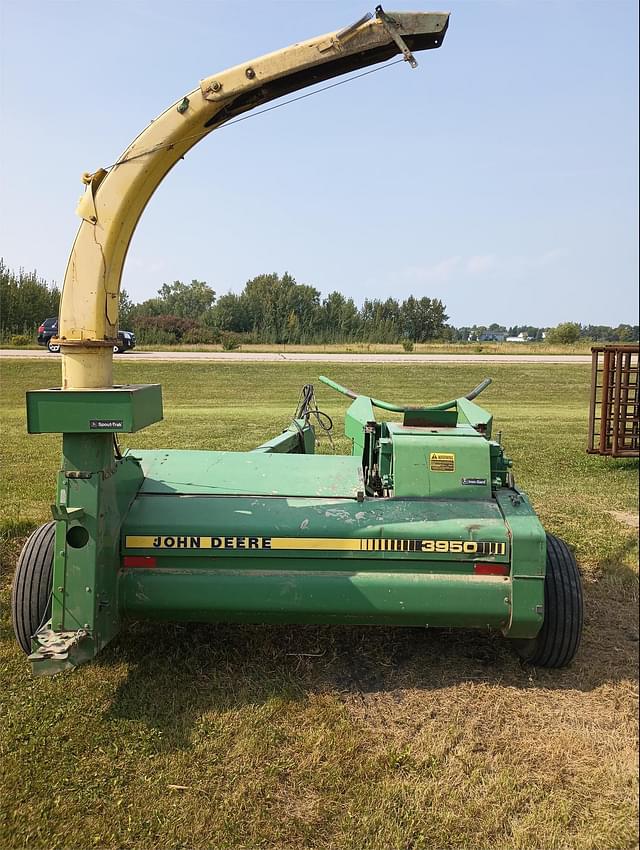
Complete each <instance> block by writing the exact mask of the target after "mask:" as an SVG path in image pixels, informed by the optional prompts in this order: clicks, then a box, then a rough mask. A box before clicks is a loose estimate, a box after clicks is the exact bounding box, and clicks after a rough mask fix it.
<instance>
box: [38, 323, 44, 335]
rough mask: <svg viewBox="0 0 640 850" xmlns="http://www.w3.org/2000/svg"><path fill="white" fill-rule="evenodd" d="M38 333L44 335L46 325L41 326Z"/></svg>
mask: <svg viewBox="0 0 640 850" xmlns="http://www.w3.org/2000/svg"><path fill="white" fill-rule="evenodd" d="M38 333H39V334H41V333H44V325H40V327H39V328H38Z"/></svg>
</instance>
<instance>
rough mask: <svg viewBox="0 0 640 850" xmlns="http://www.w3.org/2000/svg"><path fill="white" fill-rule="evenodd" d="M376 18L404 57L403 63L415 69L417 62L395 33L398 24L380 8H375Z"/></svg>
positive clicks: (398, 34) (402, 40) (397, 33)
mask: <svg viewBox="0 0 640 850" xmlns="http://www.w3.org/2000/svg"><path fill="white" fill-rule="evenodd" d="M376 18H377V19H378V20H379V21H380V23H381V24H382V26H383V27H384V28H385V30H386V31H387V32H388V33H389V35H390V36H391V38H392V39H393V40H394V41H395V43H396V44H397V45H398V47H399V48H400V50H401V52H402V55H403V56H404V61H405V62H408V63H409V65H411V67H412V68H417V67H418V62H417V60H416V58H415V56H414V55H413V53H412V52H411V51H410V50H409V48H408V47H407V44H406V42H405V40H404V39H403V38H402V36H401V35H400V33H399V32H397V29H398V26H399V24H398V22H397V21H396V20H395V19H394V18H392V17H391V15H387V13H386V12H385V10H384V9H383V8H382V6H376Z"/></svg>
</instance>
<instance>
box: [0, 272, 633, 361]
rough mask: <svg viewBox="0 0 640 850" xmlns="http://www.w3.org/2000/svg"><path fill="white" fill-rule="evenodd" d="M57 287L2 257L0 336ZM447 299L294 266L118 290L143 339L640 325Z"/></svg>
mask: <svg viewBox="0 0 640 850" xmlns="http://www.w3.org/2000/svg"><path fill="white" fill-rule="evenodd" d="M59 303H60V292H59V290H58V289H57V287H55V286H54V285H50V284H48V283H47V282H46V281H45V280H43V279H42V278H40V277H39V276H38V274H37V272H35V271H33V272H25V271H24V269H19V270H18V271H17V272H14V271H12V270H11V269H9V268H8V267H7V266H6V264H5V263H4V261H3V260H2V259H0V339H2V340H3V341H5V342H6V341H11V340H12V338H13V337H20V341H19V342H17V341H16V342H17V344H28V343H29V342H31V341H32V340H33V337H34V334H35V331H36V328H37V327H38V325H39V324H40V323H41V322H42V321H43V320H44V319H45V318H48V317H50V316H56V315H57V313H58V308H59ZM448 318H449V317H448V316H447V313H446V306H445V305H444V304H443V302H442V301H441V300H440V299H438V298H428V297H426V296H423V297H420V298H417V297H414V296H413V295H411V296H409V297H408V298H406V299H404V300H398V299H396V298H387V299H385V300H381V299H375V298H366V299H365V300H364V302H363V304H362V306H358V305H357V304H356V303H355V302H354V300H353V298H348V297H346V296H345V295H343V294H342V293H340V292H337V291H335V292H331V293H330V294H329V295H327V296H325V297H322V296H321V293H320V291H319V290H318V289H316V288H315V287H314V286H311V285H309V284H301V283H297V281H296V280H295V278H293V277H292V276H291V275H290V274H288V273H286V272H285V273H284V274H283V275H278V274H275V273H273V274H262V275H258V276H257V277H254V278H252V279H251V280H249V281H247V282H246V284H245V285H244V287H243V289H242V291H241V292H240V293H239V294H236V293H233V292H228V293H226V294H224V295H220V296H219V297H218V296H217V295H216V292H215V291H214V290H213V289H212V288H211V287H210V286H209V285H208V284H207V283H206V282H204V281H201V280H192V281H191V283H184V282H183V281H179V280H176V281H173V283H165V284H163V285H162V286H161V287H160V289H159V290H158V293H157V295H156V296H155V297H153V298H149V299H146V300H145V301H142V302H140V303H134V301H133V300H132V299H131V297H130V296H129V295H128V293H127V292H126V290H122V291H121V293H120V327H121V328H123V329H126V330H132V331H134V333H135V334H136V336H137V338H138V341H139V342H142V343H149V344H154V343H155V344H173V343H176V342H182V343H190V344H197V343H219V342H222V343H223V345H225V346H228V347H235V346H237V345H238V344H240V343H242V342H251V343H271V344H295V343H309V344H326V343H349V342H366V343H398V342H404V343H405V345H408V344H411V343H419V342H427V341H429V340H442V341H448V342H468V341H482V340H484V339H486V338H491V336H492V335H494V336H495V335H502V336H518V335H519V334H523V335H524V336H525V337H526V338H527V339H530V340H542V339H544V338H546V339H547V340H548V341H550V342H559V343H572V342H578V341H580V340H593V341H609V342H632V341H636V340H638V326H637V325H629V324H621V325H618V326H617V327H616V328H612V327H608V326H606V325H581V324H579V323H575V322H564V323H562V324H560V325H558V326H556V327H555V328H551V329H550V328H542V327H534V326H530V325H520V326H519V325H514V326H511V327H505V326H503V325H499V324H497V323H493V324H491V325H488V326H484V325H473V326H472V327H460V328H456V327H453V326H452V325H450V324H448V323H447V320H448Z"/></svg>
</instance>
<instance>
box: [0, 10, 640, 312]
mask: <svg viewBox="0 0 640 850" xmlns="http://www.w3.org/2000/svg"><path fill="white" fill-rule="evenodd" d="M395 5H397V6H399V7H400V8H405V9H406V8H412V9H422V10H427V11H428V10H434V9H435V10H439V9H447V10H450V11H451V13H452V16H451V22H450V27H449V32H448V34H447V37H446V39H445V42H444V45H443V46H442V48H441V49H439V50H435V51H429V52H426V53H420V54H418V56H417V58H418V61H419V68H418V69H417V70H415V71H412V70H410V68H409V66H408V65H407V64H405V63H401V64H399V65H396V66H394V67H391V68H389V69H386V70H384V71H381V72H380V73H376V74H372V75H370V76H367V77H365V78H363V79H360V80H356V81H354V82H353V83H350V84H347V85H344V86H341V87H339V88H336V89H333V90H331V91H328V92H325V93H322V94H319V95H318V96H316V97H311V98H308V99H306V100H303V101H302V102H299V103H295V104H292V105H290V106H286V107H284V108H282V109H277V110H275V111H273V112H271V113H269V114H266V115H262V116H258V117H256V118H255V119H251V120H248V121H244V122H242V123H240V124H238V125H237V126H233V127H228V128H225V129H222V130H221V131H218V132H215V133H213V134H212V135H211V136H209V137H208V138H207V139H205V140H204V141H203V142H202V143H201V144H200V145H199V146H197V147H196V148H195V149H193V151H192V152H191V153H190V154H189V155H188V156H187V158H186V159H185V160H184V162H182V163H180V164H179V165H178V166H176V168H175V169H174V170H173V171H172V172H171V173H170V174H169V176H168V177H167V178H166V180H165V181H164V183H163V184H162V185H161V186H160V188H159V189H158V191H157V193H156V195H155V196H154V198H153V199H152V201H151V203H150V204H149V206H148V207H147V210H146V212H145V214H144V216H143V218H142V220H141V222H140V225H139V227H138V230H137V232H136V235H135V236H134V239H133V242H132V246H131V249H130V252H129V256H128V259H127V264H126V267H125V273H124V277H123V285H124V286H125V287H126V289H127V290H128V291H129V293H130V294H131V295H132V297H133V298H134V299H135V300H142V299H143V298H146V297H150V296H151V295H153V294H154V293H155V291H156V290H157V289H158V288H159V287H160V285H161V284H162V283H164V282H166V281H171V280H174V279H181V280H185V281H189V280H191V279H192V278H198V279H200V280H206V281H207V282H208V283H209V284H210V285H211V286H212V287H213V288H214V289H215V290H216V291H217V292H218V293H223V292H226V291H229V290H233V291H239V290H240V289H241V288H242V286H243V284H244V282H245V281H246V280H247V279H248V278H250V277H253V276H255V275H256V274H260V273H262V272H269V271H278V272H284V271H285V270H286V271H289V272H290V273H291V274H293V275H294V276H295V278H296V279H297V280H298V281H299V282H301V283H310V284H313V285H315V286H316V287H317V288H318V289H320V290H321V292H322V293H323V294H326V293H328V292H330V291H331V290H333V289H338V290H340V291H342V292H344V293H346V294H348V295H350V296H352V297H353V298H354V299H355V300H356V301H357V302H358V303H361V302H362V300H363V299H364V298H365V297H379V298H386V297H387V296H389V295H393V296H394V297H398V298H402V297H406V296H407V295H409V294H411V293H413V294H415V295H418V296H422V295H428V296H430V297H438V298H441V299H442V300H443V301H444V302H445V304H446V305H447V307H448V313H449V315H450V317H451V322H452V323H453V324H456V325H465V324H474V323H477V324H488V323H489V322H491V321H498V322H504V323H507V324H521V323H530V324H534V325H549V324H556V323H557V322H559V321H565V320H575V321H581V322H583V323H598V324H613V325H615V324H618V323H620V322H630V323H635V322H637V280H638V237H637V234H638V166H637V162H638V73H637V51H638V37H637V32H638V14H637V4H636V3H635V2H631V0H629V2H627V0H608V2H569V0H563V2H524V0H509V2H507V0H500V1H499V2H498V0H496V2H483V0H467V2H450V3H444V2H443V3H442V4H440V0H438V3H437V5H430V4H428V3H427V2H426V0H422V2H417V3H416V2H414V0H399V2H398V3H397V4H393V5H390V7H389V10H391V9H393V8H394V6H395ZM367 8H368V7H367V6H366V4H365V5H363V3H362V0H360V2H246V3H242V2H236V3H231V2H219V3H215V2H199V1H197V0H194V2H178V0H174V2H166V0H150V2H147V0H138V2H136V0H121V1H120V2H115V0H102V2H100V3H86V2H79V0H78V2H75V0H67V2H59V1H58V0H47V2H45V0H20V1H19V2H18V0H0V10H1V12H0V72H1V78H0V122H1V132H0V167H1V172H0V181H1V182H0V255H1V256H3V257H4V259H5V262H6V263H7V264H8V265H9V266H11V267H18V266H24V267H25V268H27V269H29V270H30V269H33V268H35V269H37V271H38V272H39V273H40V274H41V275H42V276H43V277H45V278H47V279H49V280H56V281H58V282H61V281H62V278H63V276H64V269H65V265H66V260H67V256H68V253H69V250H70V247H71V243H72V241H73V238H74V235H75V231H76V228H77V223H78V220H77V219H76V218H75V215H74V209H75V205H76V202H77V199H78V197H79V195H80V194H81V192H82V185H81V182H80V176H81V174H82V172H83V171H94V170H95V169H97V168H98V167H100V166H104V165H108V164H110V163H112V162H113V161H114V160H115V159H116V158H117V156H118V155H119V154H120V153H121V152H122V151H123V150H124V148H125V147H126V146H127V145H128V144H129V142H130V141H131V140H132V139H133V138H134V136H136V135H137V134H138V132H139V131H140V130H141V129H142V128H143V127H144V126H146V124H147V123H148V122H149V120H151V119H152V118H154V117H155V116H156V115H158V114H159V113H160V112H162V111H163V110H164V109H165V108H166V107H167V106H169V105H170V104H171V103H172V102H173V101H175V100H177V99H178V98H179V97H181V96H182V95H183V94H185V93H186V92H187V91H189V90H191V89H193V88H195V87H196V86H197V84H198V82H199V80H200V79H201V78H202V77H205V76H208V75H210V74H213V73H215V72H216V71H221V70H224V69H225V68H227V67H229V66H231V65H235V64H237V63H239V62H242V61H245V60H247V59H250V58H253V57H255V56H259V55H261V54H263V53H266V52H269V51H271V50H274V49H277V48H279V47H284V46H286V45H288V44H290V43H292V42H294V41H298V40H302V39H305V38H310V37H312V36H314V35H318V34H320V33H323V32H327V31H330V30H333V29H338V28H341V27H342V26H345V25H347V24H349V23H351V22H352V21H354V20H356V19H357V18H359V17H360V16H361V15H362V14H363V12H365V11H367ZM371 9H373V5H372V6H371Z"/></svg>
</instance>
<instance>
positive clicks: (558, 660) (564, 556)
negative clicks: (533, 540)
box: [516, 534, 584, 667]
mask: <svg viewBox="0 0 640 850" xmlns="http://www.w3.org/2000/svg"><path fill="white" fill-rule="evenodd" d="M583 619H584V613H583V602H582V581H581V579H580V571H579V569H578V565H577V564H576V559H575V558H574V557H573V554H572V552H571V550H570V549H569V547H568V546H567V544H566V543H565V542H564V540H561V539H560V538H559V537H554V536H553V534H547V572H546V577H545V581H544V623H543V624H542V628H541V629H540V631H539V633H538V635H537V637H535V638H532V639H531V640H519V641H516V650H517V652H518V654H519V655H520V657H521V658H522V659H523V660H524V661H526V662H527V664H533V665H535V666H537V667H566V666H567V665H569V664H571V662H572V661H573V659H574V657H575V654H576V652H577V651H578V647H579V646H580V638H581V636H582V624H583Z"/></svg>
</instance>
